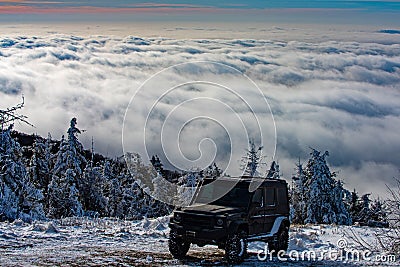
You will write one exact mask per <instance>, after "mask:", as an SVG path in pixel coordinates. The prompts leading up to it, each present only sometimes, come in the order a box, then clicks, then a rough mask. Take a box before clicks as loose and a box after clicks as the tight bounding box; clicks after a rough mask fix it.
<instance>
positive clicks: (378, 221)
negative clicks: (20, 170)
mask: <svg viewBox="0 0 400 267" xmlns="http://www.w3.org/2000/svg"><path fill="white" fill-rule="evenodd" d="M370 222H371V223H372V224H375V225H382V226H389V224H388V208H387V207H386V205H385V203H384V202H382V201H381V200H380V199H379V198H378V199H375V200H374V201H372V203H371V216H370Z"/></svg>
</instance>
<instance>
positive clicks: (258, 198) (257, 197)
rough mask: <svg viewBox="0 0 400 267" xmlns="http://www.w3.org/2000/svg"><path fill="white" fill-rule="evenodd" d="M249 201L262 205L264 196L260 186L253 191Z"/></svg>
mask: <svg viewBox="0 0 400 267" xmlns="http://www.w3.org/2000/svg"><path fill="white" fill-rule="evenodd" d="M251 202H252V203H255V204H257V206H258V207H264V196H263V189H262V188H259V189H257V190H256V192H254V195H253V198H252V200H251Z"/></svg>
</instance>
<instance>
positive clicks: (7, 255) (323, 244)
mask: <svg viewBox="0 0 400 267" xmlns="http://www.w3.org/2000/svg"><path fill="white" fill-rule="evenodd" d="M168 220H169V218H168V217H161V218H157V219H151V220H148V219H144V220H141V221H123V220H114V219H86V218H67V219H63V220H55V221H48V222H36V223H33V224H27V223H23V222H22V221H15V222H13V223H7V222H3V223H0V265H1V266H54V265H56V266H57V265H58V266H61V265H62V266H101V265H104V266H105V265H108V266H143V265H146V266H199V265H206V266H207V265H208V266H210V265H212V266H215V265H225V261H224V252H223V250H219V249H217V248H216V247H213V246H206V247H203V248H199V247H197V246H193V245H192V247H191V249H190V251H189V253H188V257H187V258H186V260H184V261H178V260H174V259H172V257H171V256H170V254H169V252H168V239H167V238H168V232H169V230H168ZM376 231H377V230H376V229H373V228H368V227H355V226H353V227H349V226H339V227H337V226H330V225H322V226H320V225H316V226H313V225H310V226H304V227H296V226H294V227H292V228H291V236H290V245H289V251H291V250H296V251H298V252H300V253H301V252H304V251H315V252H316V253H317V255H319V254H318V253H321V252H322V251H324V250H325V251H329V250H332V251H333V250H336V251H338V247H337V245H338V244H337V242H338V241H340V242H342V243H341V244H343V242H345V243H346V245H347V246H346V249H355V248H359V249H360V250H361V251H363V250H365V248H362V249H361V247H360V246H359V244H357V242H355V241H356V240H363V241H364V242H365V243H366V244H368V245H369V246H371V247H370V249H371V251H373V252H372V256H375V255H378V254H381V252H379V249H378V245H377V243H376V239H375V232H376ZM343 240H345V241H343ZM261 250H264V243H262V242H254V243H250V244H249V258H248V259H247V260H246V261H245V262H244V263H243V264H242V265H243V266H260V265H266V266H267V265H268V266H385V265H390V266H398V265H399V264H400V263H399V261H398V259H396V262H389V263H388V262H379V261H376V260H375V258H374V257H372V256H371V257H370V258H371V259H369V260H361V261H355V260H352V261H348V262H345V261H344V260H341V259H337V260H331V259H328V258H329V257H327V256H326V255H325V257H324V258H325V259H323V260H317V261H309V260H307V259H304V260H295V259H290V258H288V257H285V258H283V259H282V260H279V259H277V258H274V259H272V263H271V260H269V259H267V260H265V261H260V260H259V259H258V253H259V252H260V251H261ZM375 250H376V251H375ZM262 255H263V254H260V256H262Z"/></svg>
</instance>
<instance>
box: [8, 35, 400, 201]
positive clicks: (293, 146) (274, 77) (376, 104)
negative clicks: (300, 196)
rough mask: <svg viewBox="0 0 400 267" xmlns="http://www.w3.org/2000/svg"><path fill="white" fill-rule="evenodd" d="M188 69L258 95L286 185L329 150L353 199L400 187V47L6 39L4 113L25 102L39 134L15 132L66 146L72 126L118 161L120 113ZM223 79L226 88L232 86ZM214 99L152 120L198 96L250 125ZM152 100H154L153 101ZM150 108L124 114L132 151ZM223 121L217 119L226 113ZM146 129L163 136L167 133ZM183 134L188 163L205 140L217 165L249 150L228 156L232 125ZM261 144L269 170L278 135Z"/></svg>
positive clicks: (187, 93)
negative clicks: (236, 73)
mask: <svg viewBox="0 0 400 267" xmlns="http://www.w3.org/2000/svg"><path fill="white" fill-rule="evenodd" d="M388 36H389V34H388ZM391 36H392V35H391ZM391 38H394V39H396V38H398V37H397V36H395V37H391ZM193 61H212V62H217V63H223V64H226V65H227V66H231V67H234V68H236V69H238V70H240V71H241V72H243V73H244V74H245V75H247V76H248V77H249V78H250V79H251V80H253V81H254V82H255V83H256V84H257V85H258V86H259V88H260V89H261V91H262V94H264V96H265V98H266V99H267V100H268V103H269V105H270V107H271V110H272V112H273V116H274V119H275V123H276V131H277V132H276V133H277V134H276V142H277V143H276V144H277V147H276V153H275V157H274V159H275V160H277V161H278V162H279V164H280V167H281V172H282V174H283V176H284V177H285V178H288V179H290V178H291V176H292V175H293V174H294V172H295V171H294V168H295V163H296V162H298V160H299V159H300V161H302V162H304V161H305V160H306V159H307V158H308V156H309V153H310V147H313V148H315V149H318V150H321V151H325V150H328V151H329V152H330V156H329V157H328V162H329V164H330V166H331V169H332V170H333V171H336V172H337V173H338V177H339V178H340V179H342V180H344V182H345V186H346V187H347V188H349V189H350V190H352V189H353V188H357V189H358V190H359V191H361V192H363V193H370V192H373V193H374V195H375V196H378V195H380V196H383V195H384V194H385V192H386V184H388V185H392V184H394V180H393V177H399V166H400V141H399V140H400V44H399V42H398V41H393V42H387V43H385V44H383V43H371V42H368V43H365V42H344V41H343V42H338V41H326V42H316V43H310V42H308V43H307V42H300V41H268V40H252V39H249V40H247V39H246V40H243V39H241V40H222V39H194V40H185V39H179V40H177V39H167V38H138V37H132V36H128V37H125V38H120V37H111V36H93V37H77V36H68V35H49V36H46V37H44V36H40V37H39V36H38V37H22V36H20V37H4V36H3V37H0V99H1V101H0V108H2V109H4V108H6V107H8V106H11V105H13V104H17V103H18V102H20V100H21V95H24V97H25V108H24V109H23V111H22V112H23V114H25V115H27V116H28V117H29V121H30V122H31V123H32V124H34V125H35V126H36V128H30V127H28V126H26V125H19V124H17V125H16V128H17V129H18V130H21V131H24V132H28V133H38V134H40V135H42V136H46V135H47V132H51V134H52V136H53V137H54V138H57V139H59V138H60V137H61V135H63V134H65V133H66V130H67V128H68V126H69V121H70V119H71V118H72V117H77V119H78V127H79V128H80V129H84V130H86V131H85V132H84V133H83V134H82V135H81V136H80V139H81V140H82V142H83V143H84V145H85V147H86V148H89V147H90V142H91V138H92V136H93V137H94V140H95V150H96V151H97V152H100V153H102V154H105V155H108V156H118V155H121V154H122V153H123V148H122V142H121V135H122V125H123V122H124V115H125V111H126V109H127V106H128V103H129V101H130V99H131V97H132V96H133V95H134V93H135V92H137V90H138V88H139V87H140V86H141V85H142V83H143V82H144V81H145V80H146V79H148V78H149V77H151V76H152V75H153V74H155V73H157V72H158V71H161V70H163V69H164V68H167V67H170V66H172V65H174V64H180V63H185V62H193ZM210 73H211V76H213V77H214V76H215V75H216V72H215V70H210ZM197 74H198V75H200V76H201V78H202V80H207V77H208V75H210V74H209V73H208V74H207V72H202V73H197ZM197 74H196V72H195V71H193V69H190V68H186V69H183V70H182V69H181V70H180V71H179V72H175V73H174V74H173V75H171V76H170V77H167V76H165V77H163V79H160V80H159V83H160V85H163V86H164V84H168V82H170V81H171V80H175V79H176V80H179V79H181V78H182V77H188V76H191V77H194V76H196V75H197ZM217 74H221V77H222V78H221V79H222V81H221V82H222V83H223V79H224V77H225V76H224V75H225V74H223V73H218V71H217ZM225 78H226V79H227V80H229V77H227V76H226V77H225ZM183 80H184V79H183ZM228 83H229V82H228ZM238 88H239V87H238ZM146 90H148V91H145V92H144V93H143V92H142V93H143V98H142V101H140V103H141V104H139V106H141V105H143V106H145V107H148V106H149V105H152V104H153V103H152V102H148V103H147V102H146V99H147V98H146V94H147V93H146V92H148V95H157V94H158V91H157V86H156V85H153V87H152V88H150V87H148V88H147V89H146ZM152 90H154V91H152ZM207 90H208V91H207ZM210 90H211V89H210V88H208V89H207V88H205V89H204V90H202V87H201V86H198V87H196V88H184V89H182V90H181V91H177V92H175V93H176V94H175V95H174V97H173V98H171V99H172V100H171V101H168V99H167V100H165V101H161V102H162V103H161V104H162V105H160V109H159V110H158V112H159V114H158V115H157V116H156V117H153V118H156V120H155V121H156V122H157V120H158V121H159V122H160V123H161V122H162V120H163V119H165V117H166V116H167V115H168V114H167V111H168V110H170V108H169V109H168V105H169V106H170V107H172V106H176V105H177V103H176V102H174V101H173V100H176V99H181V98H182V101H183V100H188V99H191V97H192V98H194V97H196V96H198V94H199V92H203V96H204V95H206V96H210V95H211V97H212V98H215V99H219V100H221V101H223V102H224V103H228V104H229V103H231V104H232V106H233V107H236V109H235V110H234V111H233V113H235V115H236V114H242V115H243V117H242V118H245V117H246V116H247V115H249V114H247V113H248V110H245V108H244V109H243V110H242V111H241V109H240V104H238V105H235V102H234V99H233V100H232V99H231V100H232V101H231V102H230V100H229V99H230V98H229V93H227V92H226V91H224V90H218V89H215V90H214V91H213V90H211V91H210ZM238 90H239V91H240V90H241V91H240V92H239V93H240V95H242V96H245V97H247V98H248V99H250V101H251V99H253V100H255V99H259V98H260V96H259V95H258V93H257V92H256V91H255V89H254V87H251V86H250V87H245V86H244V84H243V86H242V87H240V89H238ZM149 101H152V100H150V98H149ZM253 106H254V109H255V110H256V113H257V112H259V113H260V114H261V115H260V116H261V118H263V115H262V114H263V112H264V111H261V109H262V108H264V107H258V106H257V104H254V105H253ZM211 107H212V105H211V106H208V105H207V104H199V103H198V104H197V105H194V106H187V107H186V108H187V109H186V110H184V111H181V112H182V113H180V114H188V113H190V112H189V111H190V110H191V111H193V114H197V113H198V112H197V111H199V110H200V111H201V110H202V109H203V110H209V109H212V108H211ZM144 110H146V109H145V108H143V109H142V108H137V109H136V112H130V113H129V118H130V119H131V121H130V124H129V127H128V128H127V129H125V130H127V131H128V132H129V133H130V134H131V135H129V136H128V137H129V142H130V146H129V150H134V148H135V147H136V146H137V147H140V145H141V143H143V140H142V139H141V138H139V136H140V134H138V135H135V133H136V132H139V131H143V121H144V120H145V118H146V116H147V115H148V114H146V113H145V112H141V111H144ZM188 110H189V111H188ZM194 110H196V112H197V113H196V112H194ZM220 111H221V110H217V111H216V113H218V114H220ZM163 112H164V113H163ZM226 112H227V113H229V111H226ZM246 114H247V115H246ZM250 115H251V114H250ZM268 116H269V115H268V114H266V115H265V118H266V122H265V124H266V125H268V127H267V128H269V127H273V124H271V121H270V117H268ZM183 117H184V116H183ZM250 117H251V116H250ZM250 117H248V119H249V121H250V120H251V118H250ZM183 119H187V118H182V120H183ZM177 120H179V116H178V117H177ZM135 121H137V122H138V123H137V125H136V124H134V122H135ZM230 121H231V118H230V115H229V114H227V115H226V117H225V119H223V123H222V124H225V125H228V126H229V125H231V124H230ZM267 121H268V122H267ZM132 123H133V124H132ZM262 123H263V121H261V124H262ZM150 126H151V125H150ZM153 126H154V125H153ZM178 126H179V123H178V124H177V126H176V127H178ZM149 129H150V130H149V131H150V133H151V131H153V133H154V134H155V136H156V137H157V134H158V131H159V129H160V128H159V127H158V128H157V127H153V128H152V127H150V128H149ZM185 129H186V133H185V131H182V134H185V136H192V137H193V138H194V141H192V140H191V139H190V138H189V139H188V138H186V141H185V140H178V141H177V142H180V143H181V145H182V148H181V150H182V152H183V154H185V156H186V157H188V158H190V159H195V158H196V157H198V156H199V153H200V154H201V153H202V151H199V150H201V149H199V148H198V145H199V143H198V142H200V141H201V140H202V139H204V138H210V139H213V137H214V143H213V142H206V143H207V144H208V145H207V144H206V145H205V147H204V149H205V150H204V151H213V153H214V152H215V154H216V160H217V163H218V162H219V161H221V162H222V161H224V160H226V159H227V158H229V154H230V153H231V152H232V151H235V153H236V154H237V155H235V157H236V158H237V157H240V155H239V154H243V153H244V149H245V148H244V147H243V148H242V150H240V151H239V152H236V151H238V150H233V149H232V147H231V145H232V144H230V143H229V142H227V140H228V139H229V135H231V136H232V138H231V139H232V140H233V139H235V138H238V137H240V136H241V135H237V136H236V135H235V132H234V131H235V127H231V130H230V131H229V133H228V134H227V131H226V129H224V127H221V126H218V123H212V122H210V121H203V122H202V121H201V120H200V121H197V123H193V124H192V125H190V126H189V125H188V127H186V128H185ZM199 133H204V134H199ZM235 136H236V137H235ZM136 137H137V138H136ZM264 138H265V139H264V140H263V142H264V143H265V144H267V146H268V147H267V148H266V153H265V154H266V156H267V157H266V162H267V163H268V164H270V163H271V161H272V157H273V156H274V152H275V150H274V149H271V147H272V146H273V142H272V144H271V143H269V141H268V140H273V141H274V142H275V136H274V135H273V132H271V131H267V133H266V134H265V135H264ZM256 139H257V138H256ZM150 140H151V138H150V139H149V142H150ZM175 141H176V140H175ZM171 142H174V140H171ZM157 144H158V143H157ZM150 147H151V148H150V152H151V153H150V152H149V153H150V154H154V153H158V154H162V152H161V151H159V150H160V149H162V147H160V146H159V145H156V146H151V145H150ZM215 149H216V151H214V150H215ZM138 150H140V151H138V152H140V153H142V152H143V151H141V149H138ZM143 156H144V157H146V156H147V155H143ZM163 159H164V158H163ZM164 160H165V159H164ZM224 164H225V163H221V165H223V166H225V165H224ZM166 165H167V166H168V163H166Z"/></svg>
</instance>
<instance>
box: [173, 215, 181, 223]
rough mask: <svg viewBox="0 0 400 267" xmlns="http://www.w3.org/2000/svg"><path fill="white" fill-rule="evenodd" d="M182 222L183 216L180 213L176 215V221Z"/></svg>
mask: <svg viewBox="0 0 400 267" xmlns="http://www.w3.org/2000/svg"><path fill="white" fill-rule="evenodd" d="M181 220H182V216H181V215H180V214H179V213H175V214H174V221H176V222H180V221H181Z"/></svg>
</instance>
